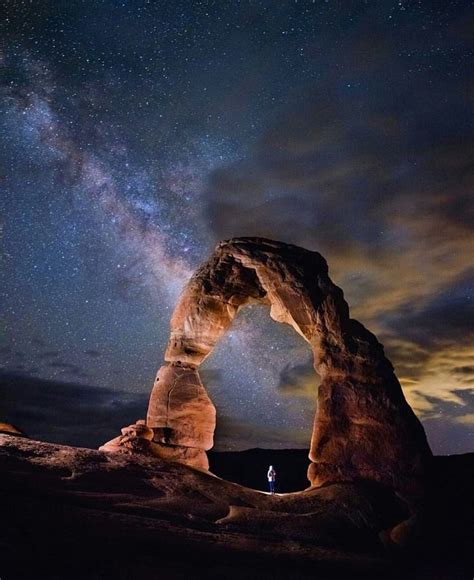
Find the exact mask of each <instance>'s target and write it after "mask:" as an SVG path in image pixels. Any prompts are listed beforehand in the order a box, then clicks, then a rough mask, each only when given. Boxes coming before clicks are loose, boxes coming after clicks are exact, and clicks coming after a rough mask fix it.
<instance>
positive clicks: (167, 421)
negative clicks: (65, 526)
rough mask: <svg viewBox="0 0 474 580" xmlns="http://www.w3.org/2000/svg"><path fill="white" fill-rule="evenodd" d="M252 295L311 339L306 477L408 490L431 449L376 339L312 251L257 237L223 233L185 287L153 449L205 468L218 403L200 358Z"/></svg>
mask: <svg viewBox="0 0 474 580" xmlns="http://www.w3.org/2000/svg"><path fill="white" fill-rule="evenodd" d="M249 302H260V303H264V304H268V305H270V316H271V317H272V318H273V319H274V320H276V321H278V322H285V323H287V324H290V325H291V326H292V327H293V328H294V329H295V330H296V331H297V332H298V333H299V334H300V335H301V336H302V337H303V338H304V340H306V341H307V342H308V343H309V345H310V347H311V349H312V352H313V356H314V367H315V370H316V371H317V372H318V374H319V375H320V377H321V385H320V386H319V391H318V405H317V411H316V416H315V420H314V427H313V434H312V438H311V449H310V454H309V458H310V459H311V461H312V463H311V465H310V467H309V469H308V478H309V480H310V482H311V484H312V485H322V484H324V483H327V482H334V481H344V480H349V481H352V480H355V479H359V478H362V479H372V480H377V481H380V482H383V483H386V484H389V485H392V486H394V487H397V488H403V489H405V490H408V489H409V488H410V486H411V485H413V483H414V482H417V481H419V478H420V476H421V474H422V472H423V468H424V464H425V460H426V459H427V458H429V457H430V455H431V451H430V449H429V446H428V443H427V441H426V436H425V433H424V430H423V427H422V425H421V423H420V422H419V421H418V419H417V418H416V416H415V414H414V413H413V411H412V409H411V408H410V406H409V405H408V403H407V402H406V400H405V397H404V395H403V392H402V389H401V387H400V383H399V382H398V380H397V378H396V377H395V374H394V370H393V367H392V365H391V363H390V361H389V360H388V359H387V358H386V357H385V355H384V351H383V346H382V345H381V344H380V343H379V342H378V341H377V339H376V337H375V336H374V335H373V334H372V333H371V332H369V331H368V330H367V329H366V328H365V327H364V326H363V325H362V324H360V323H359V322H357V321H356V320H353V319H351V318H350V316H349V307H348V305H347V303H346V301H345V300H344V296H343V292H342V290H341V289H340V288H339V287H338V286H336V285H335V284H334V283H333V282H332V281H331V279H330V278H329V275H328V266H327V263H326V261H325V260H324V258H323V257H322V256H321V255H320V254H319V253H317V252H312V251H309V250H305V249H303V248H298V247H296V246H293V245H289V244H284V243H281V242H275V241H271V240H266V239H262V238H235V239H232V240H229V241H225V242H221V243H220V244H219V245H218V246H217V248H216V250H215V251H214V253H213V254H212V256H211V257H210V258H209V259H208V260H207V261H206V262H205V263H204V264H203V265H201V267H200V268H198V270H197V271H196V272H195V273H194V275H193V276H192V278H191V279H190V281H189V282H188V284H187V286H186V287H185V289H184V291H183V292H182V294H181V296H180V298H179V300H178V303H177V305H176V308H175V311H174V313H173V316H172V318H171V335H170V340H169V343H168V347H167V349H166V354H165V361H166V363H165V364H164V365H163V366H162V367H161V368H160V370H159V371H158V375H157V378H156V382H155V385H154V387H153V391H152V394H151V397H150V403H149V408H148V416H147V425H148V427H150V428H151V429H153V432H154V443H155V445H154V448H155V452H156V453H158V454H159V455H162V456H163V457H166V458H169V459H174V460H177V461H183V462H185V463H188V464H190V465H194V466H198V467H203V468H208V461H207V456H206V453H205V452H206V450H209V449H210V448H211V447H212V446H213V434H214V429H215V422H216V412H215V408H214V405H213V404H212V402H211V400H210V399H209V397H208V395H207V393H206V390H205V388H204V386H203V384H202V382H201V380H200V377H199V372H198V367H199V365H200V364H201V363H202V362H203V360H204V359H205V358H206V357H207V356H208V354H209V353H210V352H211V351H212V349H213V348H214V346H215V345H216V343H217V342H218V340H219V339H220V338H221V336H222V335H223V334H224V333H225V332H226V331H227V329H228V328H229V326H230V325H231V323H232V320H233V319H234V317H235V315H236V314H237V312H238V310H239V309H240V308H242V306H244V305H245V304H248V303H249Z"/></svg>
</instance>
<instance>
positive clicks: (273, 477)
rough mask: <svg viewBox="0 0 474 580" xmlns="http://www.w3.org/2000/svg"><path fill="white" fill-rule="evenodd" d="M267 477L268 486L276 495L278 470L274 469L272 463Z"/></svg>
mask: <svg viewBox="0 0 474 580" xmlns="http://www.w3.org/2000/svg"><path fill="white" fill-rule="evenodd" d="M267 479H268V487H269V488H270V493H271V494H272V495H274V494H275V481H276V471H275V470H274V469H273V465H270V467H269V468H268V473H267Z"/></svg>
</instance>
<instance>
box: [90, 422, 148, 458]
mask: <svg viewBox="0 0 474 580" xmlns="http://www.w3.org/2000/svg"><path fill="white" fill-rule="evenodd" d="M121 432H122V434H121V435H119V436H118V437H115V439H112V440H111V441H108V442H107V443H104V445H102V446H101V447H99V451H105V452H107V453H146V454H152V453H153V452H152V451H151V448H150V444H151V441H152V440H153V431H152V430H151V429H150V428H149V427H147V425H146V424H145V421H143V420H142V419H140V420H139V421H137V422H136V423H134V424H133V425H129V426H128V427H124V428H123V429H121Z"/></svg>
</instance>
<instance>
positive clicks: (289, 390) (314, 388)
mask: <svg viewBox="0 0 474 580" xmlns="http://www.w3.org/2000/svg"><path fill="white" fill-rule="evenodd" d="M319 384H320V379H319V375H318V374H317V373H316V371H315V370H314V368H313V361H312V359H308V360H307V361H306V362H304V363H301V364H288V365H286V366H285V367H284V368H283V370H282V371H281V373H280V379H279V383H278V385H277V388H278V390H279V392H280V393H281V394H282V395H285V396H291V397H295V396H296V397H307V398H309V399H311V400H316V397H317V394H318V387H319Z"/></svg>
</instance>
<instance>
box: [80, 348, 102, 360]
mask: <svg viewBox="0 0 474 580" xmlns="http://www.w3.org/2000/svg"><path fill="white" fill-rule="evenodd" d="M84 354H86V355H87V356H90V357H91V358H99V357H101V356H102V353H101V352H100V351H99V350H95V349H92V348H90V349H88V350H85V351H84Z"/></svg>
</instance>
